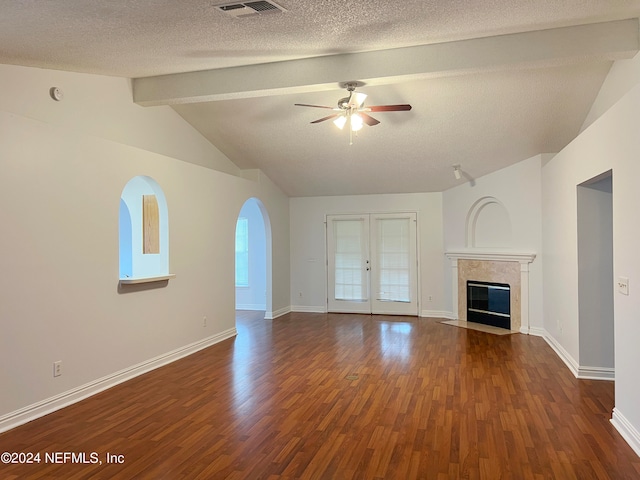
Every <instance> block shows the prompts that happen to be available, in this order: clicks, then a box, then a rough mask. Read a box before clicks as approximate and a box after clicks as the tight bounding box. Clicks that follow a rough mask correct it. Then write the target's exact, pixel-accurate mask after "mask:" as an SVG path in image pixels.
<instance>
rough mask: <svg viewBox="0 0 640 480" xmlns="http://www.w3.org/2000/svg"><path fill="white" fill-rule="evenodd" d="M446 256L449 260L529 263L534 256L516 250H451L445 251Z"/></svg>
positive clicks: (530, 253) (533, 254)
mask: <svg viewBox="0 0 640 480" xmlns="http://www.w3.org/2000/svg"><path fill="white" fill-rule="evenodd" d="M445 255H446V256H447V258H449V259H451V260H460V259H462V260H486V261H492V262H519V263H520V264H523V263H526V264H529V263H531V262H533V260H534V259H535V258H536V254H535V253H532V252H517V251H509V250H481V249H468V250H452V251H448V252H445Z"/></svg>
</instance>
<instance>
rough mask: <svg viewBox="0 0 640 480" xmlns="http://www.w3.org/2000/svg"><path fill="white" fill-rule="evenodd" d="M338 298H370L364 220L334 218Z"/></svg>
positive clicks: (364, 299)
mask: <svg viewBox="0 0 640 480" xmlns="http://www.w3.org/2000/svg"><path fill="white" fill-rule="evenodd" d="M333 227H334V228H333V231H334V245H335V291H334V298H335V299H336V300H349V301H366V300H368V295H367V286H366V278H365V275H364V272H363V265H364V262H365V260H366V259H365V258H364V256H365V249H364V241H365V239H364V221H363V220H361V219H358V220H334V224H333Z"/></svg>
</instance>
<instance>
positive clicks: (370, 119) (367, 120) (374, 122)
mask: <svg viewBox="0 0 640 480" xmlns="http://www.w3.org/2000/svg"><path fill="white" fill-rule="evenodd" d="M359 115H360V116H361V117H362V121H363V122H364V123H366V124H367V125H369V126H370V127H373V126H374V125H378V124H379V123H380V121H379V120H376V119H375V118H373V117H372V116H371V115H367V114H366V113H364V112H360V113H359Z"/></svg>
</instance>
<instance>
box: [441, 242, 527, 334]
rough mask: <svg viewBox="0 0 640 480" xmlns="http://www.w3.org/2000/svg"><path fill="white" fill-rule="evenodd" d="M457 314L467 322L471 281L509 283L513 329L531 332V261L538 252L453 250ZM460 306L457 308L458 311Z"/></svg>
mask: <svg viewBox="0 0 640 480" xmlns="http://www.w3.org/2000/svg"><path fill="white" fill-rule="evenodd" d="M446 255H447V257H448V258H449V259H450V260H451V267H452V269H453V271H452V279H453V285H452V289H451V290H452V292H453V304H452V305H453V310H454V311H453V314H454V317H456V318H457V319H458V320H460V321H465V322H466V321H467V280H476V281H481V282H495V283H506V284H508V285H509V286H510V287H511V331H514V332H521V333H529V264H530V263H531V262H533V260H534V259H535V257H536V255H535V254H534V253H514V252H488V251H483V250H481V249H478V250H465V251H451V252H447V253H446ZM456 308H457V311H456Z"/></svg>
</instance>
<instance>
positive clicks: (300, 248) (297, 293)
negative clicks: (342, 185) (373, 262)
mask: <svg viewBox="0 0 640 480" xmlns="http://www.w3.org/2000/svg"><path fill="white" fill-rule="evenodd" d="M441 199H442V195H441V194H440V193H414V194H394V195H353V196H335V197H297V198H291V199H290V211H291V286H292V288H291V308H292V309H293V310H294V311H302V312H305V311H306V312H324V311H326V309H327V275H326V245H325V243H326V239H325V225H324V222H325V216H326V215H331V214H341V213H350V214H358V213H387V212H389V213H391V212H417V213H418V237H419V244H418V251H419V256H420V292H419V295H420V315H421V316H435V317H442V316H447V315H450V311H446V310H445V308H444V305H445V299H444V285H443V282H442V278H443V275H444V272H443V270H444V265H445V263H444V262H445V257H444V251H443V248H442V200H441ZM429 298H431V300H430V299H429Z"/></svg>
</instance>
